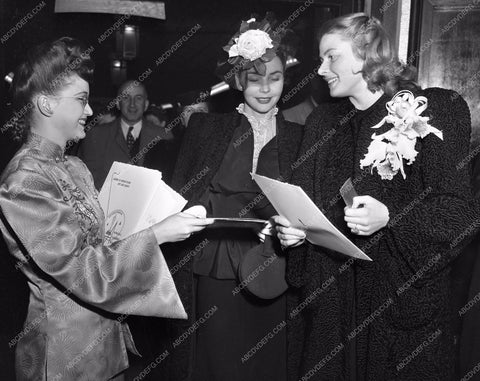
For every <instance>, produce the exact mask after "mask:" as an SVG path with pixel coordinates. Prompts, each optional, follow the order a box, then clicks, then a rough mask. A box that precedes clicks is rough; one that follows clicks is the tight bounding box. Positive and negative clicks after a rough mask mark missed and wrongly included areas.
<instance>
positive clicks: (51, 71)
mask: <svg viewBox="0 0 480 381" xmlns="http://www.w3.org/2000/svg"><path fill="white" fill-rule="evenodd" d="M90 53H91V51H90V50H89V49H85V48H84V47H83V45H82V44H81V43H80V42H79V41H78V40H76V39H73V38H71V37H62V38H60V39H57V40H55V41H53V42H47V43H43V44H41V45H38V46H36V47H35V48H33V49H32V50H30V51H29V52H28V53H27V56H26V59H25V60H24V61H23V62H22V63H21V64H20V65H19V66H18V67H17V69H16V71H15V75H14V78H13V83H12V88H11V91H12V111H13V116H12V117H11V118H10V119H9V120H8V121H7V123H6V124H5V128H6V129H8V130H10V131H11V132H12V135H13V137H14V139H17V140H24V139H25V138H26V136H27V135H28V132H29V130H30V122H31V116H32V110H33V109H34V108H35V105H34V103H33V100H34V97H35V96H37V95H38V94H48V95H55V94H56V93H57V92H58V91H59V90H61V89H62V88H63V87H64V86H65V85H66V84H68V82H69V80H70V78H71V77H72V75H78V76H79V77H80V78H82V79H84V80H85V81H87V82H90V81H91V79H92V76H93V68H94V64H93V61H92V59H91V57H90Z"/></svg>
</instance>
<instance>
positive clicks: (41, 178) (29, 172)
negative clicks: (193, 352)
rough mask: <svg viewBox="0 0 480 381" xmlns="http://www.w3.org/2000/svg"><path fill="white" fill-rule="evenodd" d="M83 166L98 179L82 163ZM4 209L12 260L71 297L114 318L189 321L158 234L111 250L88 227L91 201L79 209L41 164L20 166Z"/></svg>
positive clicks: (7, 185) (7, 182) (3, 191)
mask: <svg viewBox="0 0 480 381" xmlns="http://www.w3.org/2000/svg"><path fill="white" fill-rule="evenodd" d="M74 164H75V163H74ZM76 166H77V169H78V170H79V171H80V172H79V174H80V176H85V177H86V178H89V179H91V177H90V176H91V175H90V174H89V173H88V171H87V170H86V168H85V166H84V164H83V163H81V164H80V161H79V160H78V161H77V164H76ZM90 182H91V181H90ZM91 186H92V187H93V184H91ZM0 205H1V209H2V212H3V217H2V223H3V226H2V230H3V231H4V233H5V236H6V240H7V243H8V245H9V248H10V251H11V252H12V254H13V255H14V256H15V257H16V259H17V260H18V261H19V262H20V263H23V265H26V266H29V267H31V268H33V270H34V271H40V272H41V273H43V274H45V275H46V276H48V277H51V278H53V280H55V281H56V282H58V283H59V284H60V285H61V287H63V288H64V289H65V291H64V292H65V294H66V295H69V294H74V295H75V296H77V297H78V298H80V299H81V300H83V301H85V302H87V303H89V304H91V305H93V306H96V307H99V308H102V309H104V310H107V311H111V312H115V313H127V314H136V315H146V316H162V317H183V318H186V314H185V311H184V309H183V306H182V303H181V301H180V299H179V297H178V294H177V291H176V288H175V285H174V283H173V280H172V277H171V274H170V272H169V271H168V268H167V266H166V264H165V259H164V257H163V255H162V253H161V251H160V248H159V246H158V244H157V242H156V239H155V236H154V234H153V231H152V230H151V229H146V230H143V231H141V232H139V233H137V234H134V235H132V236H130V237H127V238H126V239H124V240H122V241H119V242H116V243H114V244H113V245H111V246H109V247H106V246H104V245H103V236H102V235H101V234H99V233H98V229H97V230H96V233H95V231H94V230H92V229H90V228H89V226H90V225H89V223H90V222H91V221H88V220H90V218H89V213H88V210H89V208H88V202H76V203H75V204H74V206H72V203H71V202H67V201H66V196H65V193H64V192H62V191H61V189H60V188H59V187H58V186H57V183H56V181H55V180H54V178H53V174H52V173H50V172H49V171H48V168H47V169H42V168H41V165H39V164H38V163H36V164H33V165H32V164H31V163H30V164H28V165H23V164H22V163H20V165H19V168H17V169H15V170H13V171H12V172H11V173H10V174H9V175H8V176H7V177H6V178H5V179H4V182H3V184H2V185H1V187H0ZM90 217H92V216H91V215H90ZM97 222H98V223H99V224H103V217H102V216H100V218H99V220H98V221H97ZM100 232H103V229H100Z"/></svg>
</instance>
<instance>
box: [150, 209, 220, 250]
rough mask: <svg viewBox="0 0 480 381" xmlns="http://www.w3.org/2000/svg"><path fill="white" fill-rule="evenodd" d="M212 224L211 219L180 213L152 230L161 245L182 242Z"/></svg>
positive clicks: (157, 224) (156, 225)
mask: <svg viewBox="0 0 480 381" xmlns="http://www.w3.org/2000/svg"><path fill="white" fill-rule="evenodd" d="M212 223H213V218H200V217H195V216H193V215H190V214H187V213H185V212H180V213H177V214H174V215H171V216H170V217H167V218H165V219H164V220H163V221H160V222H158V223H156V224H155V225H153V226H152V230H153V233H154V234H155V237H156V238H157V242H158V244H159V245H161V244H162V243H165V242H177V241H183V240H185V239H187V238H188V237H190V236H191V235H192V234H193V233H196V232H198V231H200V230H202V229H204V228H205V227H206V226H208V225H210V224H212Z"/></svg>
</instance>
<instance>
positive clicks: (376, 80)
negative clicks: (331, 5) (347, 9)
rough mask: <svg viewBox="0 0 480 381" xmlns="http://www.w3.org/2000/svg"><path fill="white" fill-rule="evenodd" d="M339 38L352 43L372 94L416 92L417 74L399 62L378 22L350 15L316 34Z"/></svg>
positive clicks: (360, 14)
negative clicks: (404, 90)
mask: <svg viewBox="0 0 480 381" xmlns="http://www.w3.org/2000/svg"><path fill="white" fill-rule="evenodd" d="M325 34H339V35H341V36H342V37H343V38H344V39H346V40H349V41H351V43H352V49H353V53H354V54H355V55H356V56H357V57H358V58H359V59H361V60H362V61H364V64H363V68H362V75H363V78H364V79H365V81H366V82H367V85H368V89H369V90H370V91H372V92H375V91H378V90H383V91H384V92H385V93H386V94H387V95H389V96H393V95H394V94H395V93H396V92H397V91H398V90H399V89H400V88H402V89H407V90H416V89H418V85H417V84H416V83H415V77H416V70H415V69H414V68H413V67H411V66H408V65H405V64H403V63H402V62H400V61H399V59H398V57H397V55H396V53H395V51H394V49H393V47H392V43H391V42H390V38H389V36H388V34H387V32H386V31H385V29H384V28H383V26H382V24H381V23H380V21H379V20H378V19H376V18H374V17H369V16H368V15H366V14H365V13H353V14H349V15H345V16H340V17H337V18H335V19H332V20H329V21H327V22H326V23H325V24H324V25H323V26H322V27H321V29H320V31H319V37H320V38H321V37H322V36H323V35H325Z"/></svg>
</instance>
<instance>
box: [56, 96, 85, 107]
mask: <svg viewBox="0 0 480 381" xmlns="http://www.w3.org/2000/svg"><path fill="white" fill-rule="evenodd" d="M53 98H57V99H62V98H72V99H76V100H77V101H79V102H80V104H81V105H82V106H83V108H85V107H87V105H88V97H87V96H85V95H84V96H82V97H80V96H76V97H74V96H72V97H67V96H64V97H53Z"/></svg>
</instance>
